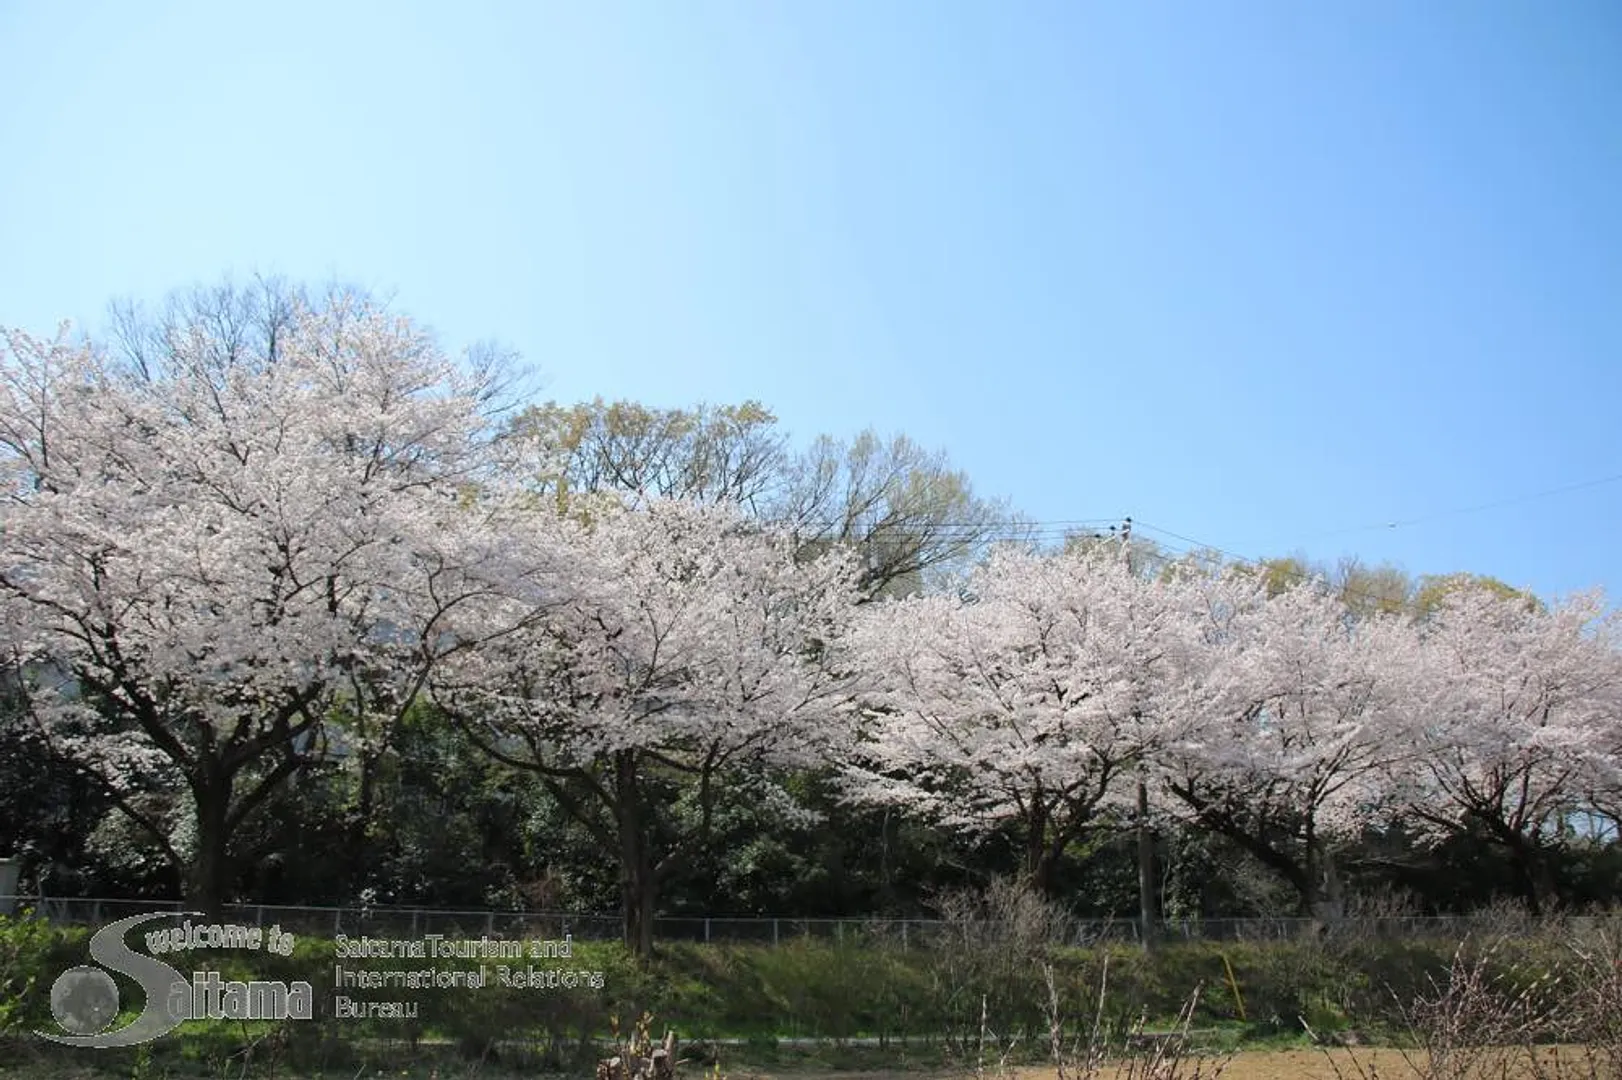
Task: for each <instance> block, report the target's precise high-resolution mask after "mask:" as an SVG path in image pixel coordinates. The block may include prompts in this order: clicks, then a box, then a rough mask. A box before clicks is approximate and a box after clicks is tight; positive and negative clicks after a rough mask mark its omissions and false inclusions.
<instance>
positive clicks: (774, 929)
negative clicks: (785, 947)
mask: <svg viewBox="0 0 1622 1080" xmlns="http://www.w3.org/2000/svg"><path fill="white" fill-rule="evenodd" d="M781 940H782V937H781V934H780V933H779V930H778V925H777V917H776V916H773V917H772V944H773V945H776V944H778V942H780V941H781Z"/></svg>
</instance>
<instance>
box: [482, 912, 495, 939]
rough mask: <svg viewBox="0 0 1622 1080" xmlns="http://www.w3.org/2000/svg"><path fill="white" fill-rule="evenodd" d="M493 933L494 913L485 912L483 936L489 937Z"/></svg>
mask: <svg viewBox="0 0 1622 1080" xmlns="http://www.w3.org/2000/svg"><path fill="white" fill-rule="evenodd" d="M495 932H496V913H495V912H493V911H487V912H485V913H484V936H485V937H489V936H490V935H491V934H493V933H495Z"/></svg>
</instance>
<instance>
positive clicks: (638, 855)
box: [614, 750, 659, 963]
mask: <svg viewBox="0 0 1622 1080" xmlns="http://www.w3.org/2000/svg"><path fill="white" fill-rule="evenodd" d="M614 788H615V790H614V795H615V802H616V810H617V811H618V813H617V817H618V819H619V821H618V824H619V834H620V835H619V841H620V910H621V913H622V917H623V920H624V921H623V924H622V930H623V933H624V939H625V947H626V948H627V949H629V950H630V951H631V953H632V955H633V956H635V957H636V958H637V960H638V961H639V962H643V963H646V962H647V961H648V960H649V959H651V958H652V956H653V913H654V909H655V908H656V906H657V903H658V888H659V883H658V881H657V879H656V878H655V875H654V869H653V856H652V853H651V852H649V850H648V838H647V837H646V836H645V835H643V820H642V818H643V815H642V798H641V790H640V787H639V785H638V777H637V760H636V751H634V750H622V751H620V752H619V753H618V754H617V755H616V760H615V763H614Z"/></svg>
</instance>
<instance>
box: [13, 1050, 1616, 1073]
mask: <svg viewBox="0 0 1622 1080" xmlns="http://www.w3.org/2000/svg"><path fill="white" fill-rule="evenodd" d="M1556 1054H1558V1057H1559V1060H1560V1062H1561V1064H1562V1065H1563V1066H1564V1074H1565V1075H1566V1076H1567V1077H1570V1078H1572V1080H1578V1078H1584V1077H1587V1076H1588V1075H1589V1073H1588V1070H1587V1068H1586V1063H1585V1061H1584V1058H1583V1053H1582V1051H1581V1050H1580V1049H1577V1048H1571V1047H1566V1048H1561V1049H1559V1050H1558V1051H1556V1050H1552V1049H1551V1050H1547V1051H1544V1052H1543V1058H1544V1060H1545V1061H1546V1062H1550V1061H1551V1059H1553V1058H1554V1057H1555V1056H1556ZM1551 1063H1552V1062H1551ZM1214 1066H1215V1062H1213V1061H1207V1062H1205V1063H1204V1064H1203V1066H1202V1068H1201V1071H1199V1072H1195V1071H1194V1064H1193V1063H1192V1062H1188V1063H1185V1064H1184V1067H1183V1069H1182V1071H1180V1072H1179V1073H1178V1074H1177V1075H1178V1078H1179V1080H1216V1078H1217V1074H1216V1073H1215V1072H1214ZM1337 1066H1338V1069H1339V1071H1338V1072H1337ZM1359 1067H1361V1070H1360V1068H1359ZM1371 1069H1372V1070H1375V1071H1373V1072H1371V1071H1370V1070H1371ZM113 1075H114V1074H109V1073H107V1072H104V1071H100V1070H97V1069H94V1068H91V1067H85V1066H76V1065H70V1064H65V1063H53V1064H49V1065H47V1064H44V1063H35V1064H32V1065H29V1064H20V1063H19V1064H13V1063H11V1062H0V1080H113ZM176 1075H178V1074H176ZM276 1075H277V1077H278V1078H279V1080H316V1078H311V1077H304V1076H297V1075H295V1074H291V1073H287V1072H281V1071H278V1072H277V1074H276ZM365 1075H366V1076H367V1077H368V1080H372V1077H373V1074H371V1073H366V1074H365ZM376 1075H378V1076H382V1075H387V1076H388V1077H389V1080H430V1078H431V1080H464V1078H467V1080H473V1078H477V1080H508V1078H513V1080H516V1075H517V1074H512V1073H508V1072H505V1071H502V1070H500V1069H495V1070H491V1069H480V1068H477V1067H470V1068H469V1069H468V1070H467V1071H466V1072H462V1071H458V1070H456V1069H454V1068H452V1069H444V1070H439V1069H430V1068H420V1069H419V1068H408V1069H402V1070H400V1071H398V1072H395V1071H393V1070H390V1071H389V1072H388V1073H386V1074H376ZM684 1075H685V1078H686V1080H703V1077H704V1075H705V1074H702V1073H697V1072H692V1071H689V1072H687V1073H686V1074H684ZM1126 1075H1127V1074H1126V1073H1125V1072H1124V1070H1123V1071H1121V1072H1119V1073H1117V1072H1105V1073H1104V1074H1102V1076H1100V1077H1099V1078H1098V1080H1118V1078H1121V1077H1125V1076H1126ZM1417 1075H1418V1074H1417V1073H1416V1072H1415V1070H1414V1069H1412V1068H1411V1067H1409V1066H1408V1065H1407V1064H1406V1063H1405V1062H1404V1061H1403V1058H1402V1055H1401V1054H1399V1053H1398V1052H1397V1051H1395V1050H1363V1049H1359V1050H1332V1051H1329V1053H1328V1055H1327V1056H1326V1054H1325V1053H1324V1052H1322V1051H1318V1050H1251V1051H1246V1052H1245V1053H1242V1054H1238V1055H1237V1056H1235V1057H1234V1058H1233V1059H1232V1061H1231V1062H1229V1063H1228V1065H1227V1067H1226V1069H1224V1070H1223V1072H1222V1073H1221V1074H1220V1080H1411V1078H1414V1077H1416V1076H1417ZM1471 1075H1475V1074H1471ZM1480 1075H1481V1076H1482V1077H1483V1078H1485V1077H1488V1076H1490V1077H1492V1080H1501V1078H1503V1076H1504V1074H1502V1073H1500V1072H1499V1071H1498V1070H1496V1069H1493V1070H1489V1071H1486V1072H1482V1073H1481V1074H1480ZM1531 1075H1532V1074H1531V1072H1530V1071H1529V1070H1526V1069H1524V1068H1522V1070H1521V1071H1519V1072H1513V1071H1512V1072H1510V1073H1509V1074H1508V1078H1507V1080H1516V1078H1519V1077H1528V1078H1530V1077H1531ZM1543 1075H1545V1076H1549V1075H1557V1074H1554V1073H1553V1072H1552V1070H1549V1071H1546V1072H1545V1073H1544V1074H1543ZM354 1076H355V1074H353V1073H347V1072H346V1073H344V1074H343V1075H342V1076H338V1075H337V1074H331V1073H329V1074H327V1076H325V1077H322V1078H320V1080H353V1078H354ZM522 1076H523V1077H524V1078H525V1080H532V1078H533V1076H534V1074H533V1073H528V1072H526V1073H523V1074H522ZM726 1076H727V1080H973V1074H972V1073H965V1072H962V1071H958V1072H934V1071H919V1072H830V1071H820V1072H805V1071H798V1070H796V1071H792V1072H790V1071H784V1072H763V1071H756V1070H752V1069H747V1068H733V1069H728V1070H726ZM556 1080H567V1078H556ZM985 1080H1005V1078H1004V1077H1002V1076H1000V1075H999V1074H998V1073H996V1072H995V1071H990V1070H988V1071H987V1073H986V1076H985ZM1012 1080H1057V1074H1056V1073H1055V1072H1054V1071H1053V1070H1052V1069H1039V1068H1031V1069H1020V1070H1018V1071H1017V1072H1016V1073H1015V1075H1014V1077H1013V1078H1012Z"/></svg>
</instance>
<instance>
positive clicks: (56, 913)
mask: <svg viewBox="0 0 1622 1080" xmlns="http://www.w3.org/2000/svg"><path fill="white" fill-rule="evenodd" d="M8 901H9V902H10V903H11V904H13V905H14V907H15V910H18V911H32V912H33V913H34V915H36V916H38V917H42V918H45V919H47V920H49V921H51V922H54V923H60V924H64V925H72V926H101V925H105V924H106V923H109V922H112V921H114V920H116V919H121V918H126V917H128V916H131V915H140V914H145V913H148V912H155V911H176V912H179V911H183V910H186V905H185V904H184V903H182V902H180V901H177V900H128V899H114V898H107V897H39V896H17V897H5V896H0V911H4V910H6V909H7V906H8ZM221 918H222V919H224V920H225V921H226V922H232V923H238V924H242V925H250V926H264V927H270V926H277V927H279V928H280V929H282V930H284V931H286V932H288V933H293V934H303V935H313V936H319V937H325V936H335V935H338V934H344V935H347V936H350V937H356V936H362V935H365V936H371V937H388V938H422V937H426V936H429V935H435V934H437V935H441V936H444V937H479V936H485V937H492V938H507V939H512V938H561V937H563V936H565V935H570V936H572V937H573V938H574V939H576V940H580V941H610V940H617V939H618V938H619V937H620V934H621V920H620V916H619V915H617V914H573V913H564V912H546V911H498V910H493V909H484V908H479V909H472V908H469V909H449V908H420V907H402V906H386V905H373V906H358V905H356V906H347V907H322V906H314V905H288V904H226V905H224V906H223V908H222V911H221ZM1562 922H1563V924H1564V926H1565V927H1566V928H1567V929H1569V930H1571V931H1573V932H1577V931H1580V930H1582V929H1584V927H1585V926H1587V927H1597V926H1600V925H1608V926H1612V927H1615V928H1617V929H1619V930H1622V916H1608V915H1597V916H1568V917H1566V918H1564V919H1563V920H1562ZM1513 923H1514V920H1506V918H1505V916H1504V915H1502V914H1493V913H1488V914H1483V915H1439V916H1382V917H1349V918H1344V919H1338V920H1332V921H1325V920H1318V919H1307V918H1217V919H1186V920H1165V921H1163V922H1161V923H1160V924H1159V925H1158V926H1157V935H1158V937H1159V938H1160V939H1162V940H1166V941H1286V940H1292V939H1301V938H1309V937H1318V938H1328V939H1334V938H1346V937H1357V938H1375V939H1386V940H1414V939H1427V938H1429V939H1436V938H1446V939H1462V938H1464V937H1467V936H1482V935H1491V934H1495V933H1503V932H1505V931H1506V930H1509V931H1513V930H1514V929H1516V927H1515V925H1513ZM1529 925H1530V923H1523V926H1529ZM999 929H1000V928H999V927H997V926H994V925H990V924H981V925H980V926H971V927H965V926H957V927H949V926H948V925H947V924H946V923H944V922H942V921H940V920H937V919H891V918H800V917H794V916H771V915H763V916H668V917H662V918H655V919H654V925H653V931H654V937H655V938H657V939H659V940H661V941H692V942H711V943H720V942H733V943H754V944H783V943H786V942H791V941H797V940H803V939H806V938H816V939H822V940H834V941H846V942H850V943H853V944H854V943H879V942H889V943H895V944H900V945H902V946H907V945H911V944H920V945H922V944H929V943H935V942H940V941H941V940H943V939H948V940H950V939H952V938H956V939H957V940H960V941H964V942H965V943H967V941H968V940H969V937H970V936H972V937H973V938H976V939H980V940H984V939H985V937H987V936H995V935H996V934H997V933H998V931H999ZM1063 933H1064V937H1065V938H1066V939H1067V940H1066V941H1065V942H1064V943H1066V944H1076V945H1086V944H1093V943H1105V942H1114V943H1133V942H1141V941H1142V937H1143V935H1142V924H1141V923H1140V922H1139V920H1137V919H1076V920H1070V921H1068V923H1067V924H1066V926H1065V929H1064V931H1063Z"/></svg>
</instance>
